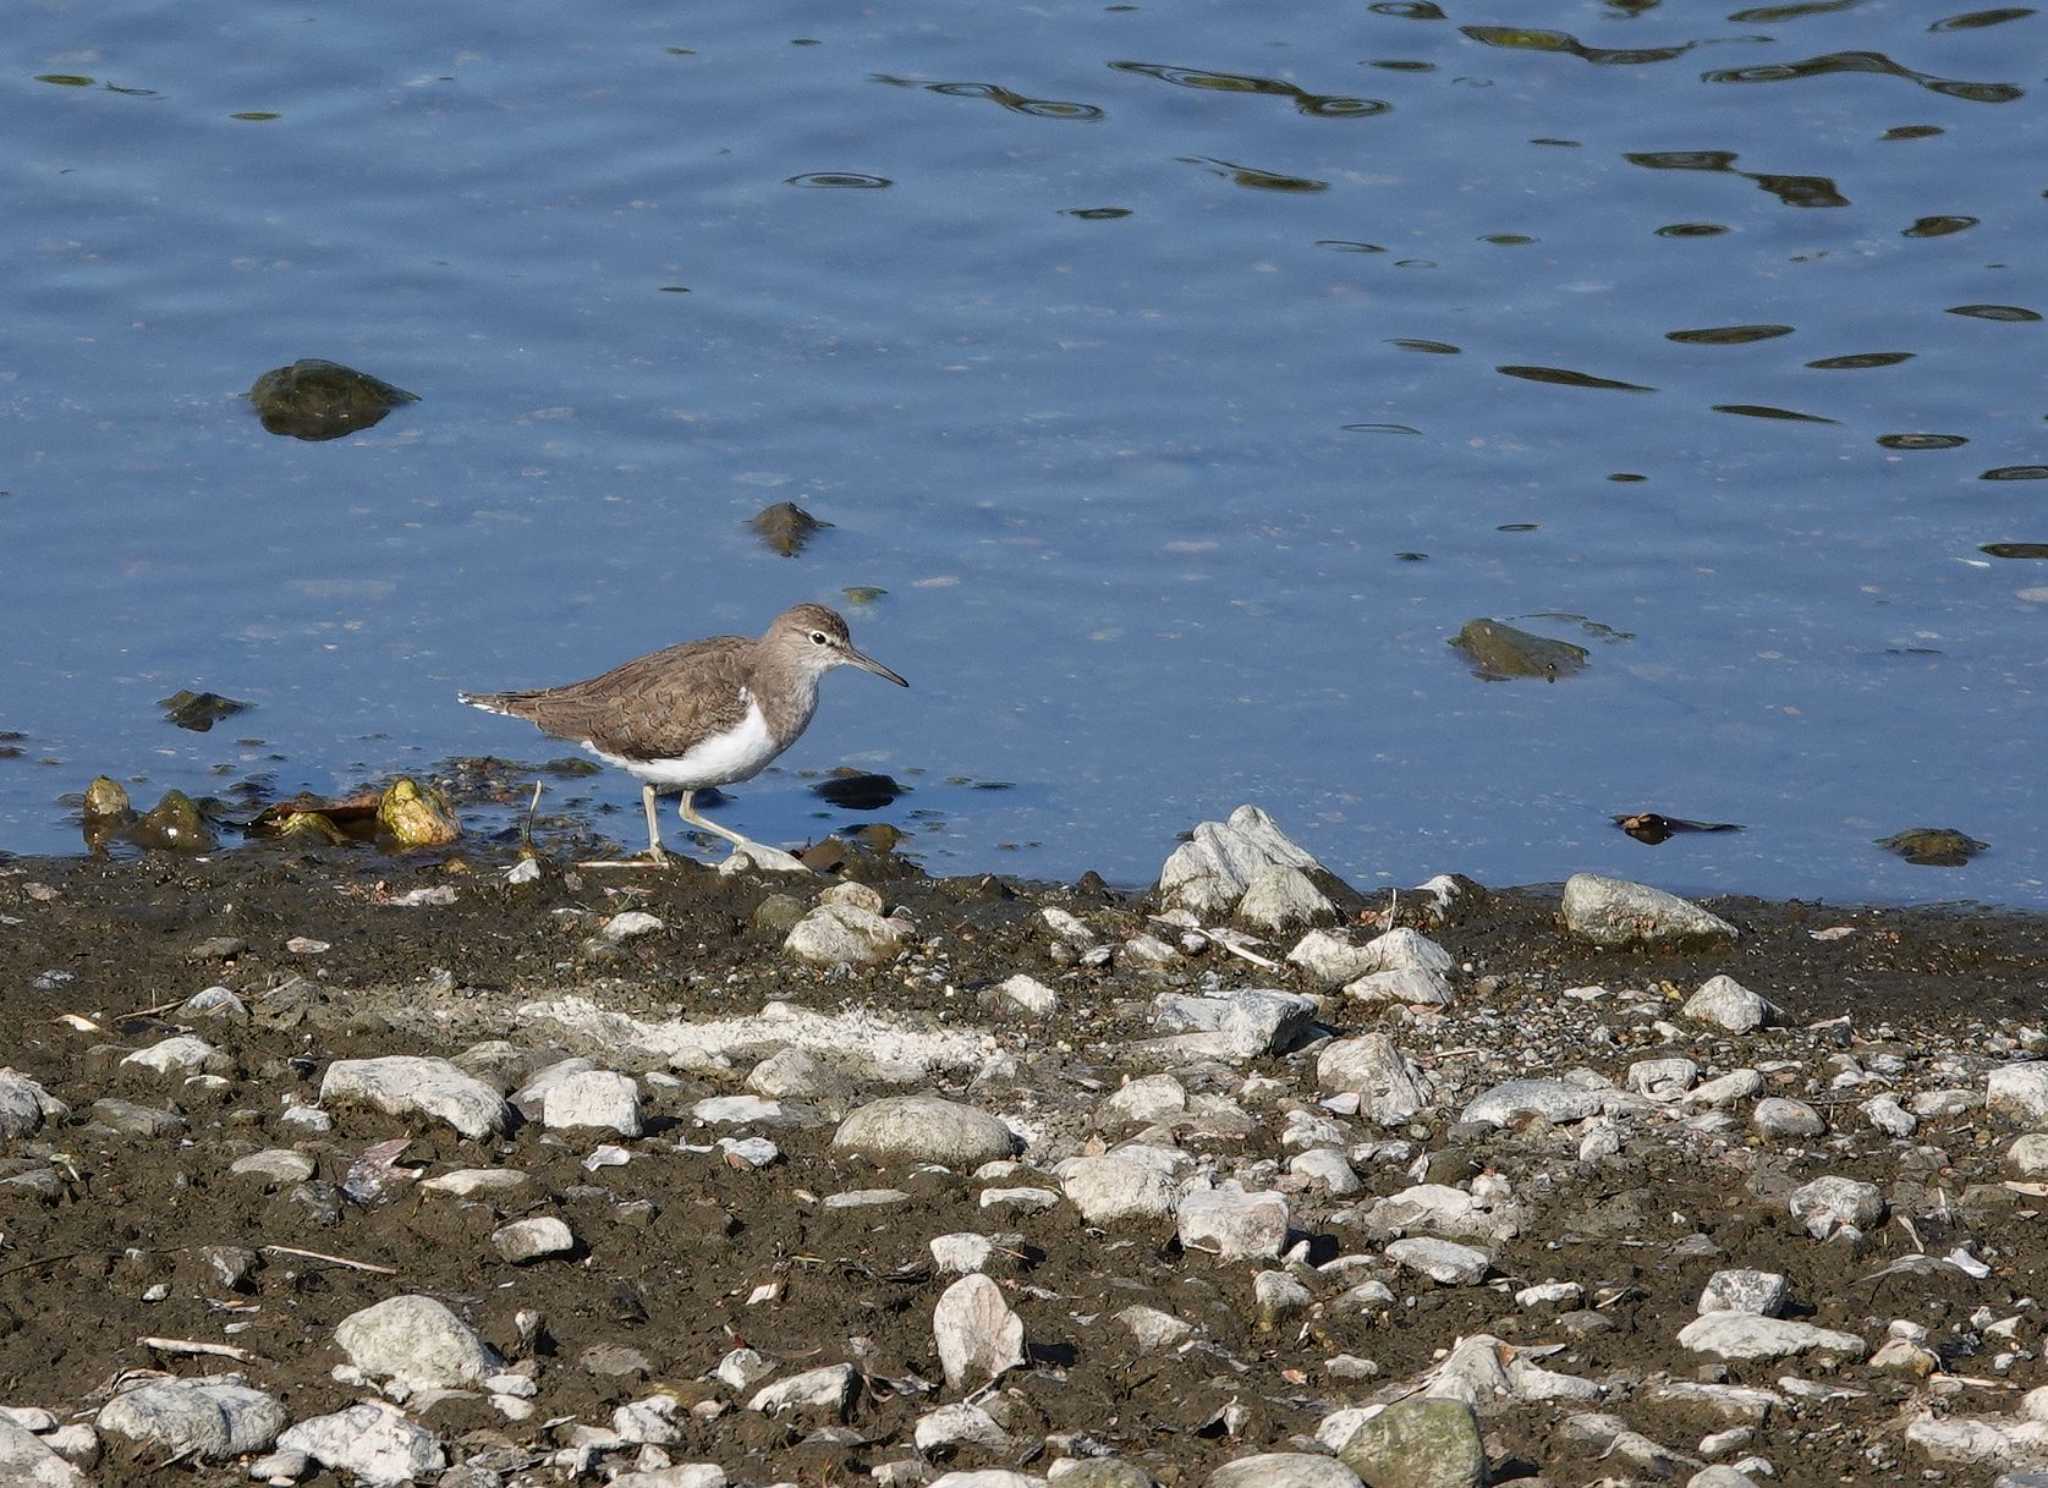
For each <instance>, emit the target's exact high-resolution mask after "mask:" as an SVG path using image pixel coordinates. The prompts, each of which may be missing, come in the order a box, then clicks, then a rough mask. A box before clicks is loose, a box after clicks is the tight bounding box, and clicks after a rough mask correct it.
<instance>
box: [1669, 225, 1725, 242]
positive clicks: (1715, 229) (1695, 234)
mask: <svg viewBox="0 0 2048 1488" xmlns="http://www.w3.org/2000/svg"><path fill="white" fill-rule="evenodd" d="M1727 231H1729V229H1727V228H1725V227H1723V226H1722V225H1721V224H1720V223H1718V222H1671V223H1667V224H1665V225H1664V226H1663V227H1660V228H1658V229H1657V236H1658V237H1660V238H1718V237H1720V236H1721V234H1722V233H1724V232H1727Z"/></svg>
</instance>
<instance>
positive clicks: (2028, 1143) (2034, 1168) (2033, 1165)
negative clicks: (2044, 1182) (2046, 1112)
mask: <svg viewBox="0 0 2048 1488" xmlns="http://www.w3.org/2000/svg"><path fill="white" fill-rule="evenodd" d="M2005 1165H2006V1167H2007V1168H2008V1169H2009V1170H2010V1171H2011V1172H2012V1174H2013V1176H2014V1177H2016V1178H2040V1177H2043V1176H2044V1175H2048V1132H2028V1133H2027V1134H2026V1135H2024V1136H2021V1137H2015V1138H2014V1139H2013V1144H2012V1146H2010V1147H2008V1148H2006V1149H2005Z"/></svg>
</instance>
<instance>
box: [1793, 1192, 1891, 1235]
mask: <svg viewBox="0 0 2048 1488" xmlns="http://www.w3.org/2000/svg"><path fill="white" fill-rule="evenodd" d="M1785 1204H1786V1207H1787V1208H1788V1209H1790V1210H1791V1211H1792V1217H1793V1218H1794V1219H1796V1220H1798V1221H1800V1222H1801V1223H1802V1224H1804V1225H1805V1226H1806V1233H1807V1234H1809V1235H1811V1236H1813V1238H1814V1239H1816V1240H1825V1239H1827V1238H1828V1237H1829V1236H1830V1235H1832V1234H1834V1232H1835V1231H1836V1230H1838V1229H1840V1228H1841V1227H1842V1226H1844V1225H1854V1226H1855V1227H1856V1228H1857V1229H1859V1230H1868V1229H1869V1228H1870V1227H1871V1226H1873V1225H1875V1224H1878V1223H1880V1222H1881V1221H1882V1220H1883V1219H1884V1216H1885V1202H1884V1194H1883V1193H1882V1192H1881V1191H1880V1190H1879V1189H1878V1187H1877V1185H1876V1184H1874V1183H1864V1182H1862V1181H1860V1180H1858V1179H1855V1178H1816V1179H1814V1180H1813V1181H1812V1182H1811V1183H1803V1184H1801V1185H1800V1186H1799V1187H1798V1188H1795V1189H1793V1190H1792V1193H1791V1196H1790V1197H1789V1198H1788V1199H1787V1200H1786V1201H1785Z"/></svg>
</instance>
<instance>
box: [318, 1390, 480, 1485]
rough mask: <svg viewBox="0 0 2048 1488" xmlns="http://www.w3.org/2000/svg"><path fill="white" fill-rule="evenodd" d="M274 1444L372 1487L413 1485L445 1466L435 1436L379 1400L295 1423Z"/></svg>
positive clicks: (439, 1442)
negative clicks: (301, 1453) (276, 1443)
mask: <svg viewBox="0 0 2048 1488" xmlns="http://www.w3.org/2000/svg"><path fill="white" fill-rule="evenodd" d="M278 1445H280V1446H282V1447H284V1448H285V1449H286V1450H287V1451H294V1452H304V1453H305V1454H306V1455H307V1456H308V1457H311V1458H312V1459H313V1460H314V1461H316V1462H318V1463H319V1464H320V1465H321V1466H323V1467H331V1468H333V1469H334V1470H335V1471H336V1472H341V1473H348V1474H350V1475H352V1476H353V1477H355V1478H356V1479H358V1480H360V1481H361V1482H363V1483H365V1484H369V1485H372V1488H383V1485H397V1484H400V1483H411V1482H415V1481H417V1480H419V1479H422V1478H425V1477H427V1476H428V1475H429V1474H431V1473H438V1472H439V1471H441V1469H443V1468H445V1467H446V1466H447V1465H448V1454H447V1452H446V1451H445V1450H444V1449H443V1448H442V1446H441V1438H440V1437H438V1436H436V1435H435V1434H434V1433H433V1432H431V1431H429V1430H427V1429H426V1428H425V1427H424V1426H421V1425H419V1424H417V1423H416V1422H413V1421H410V1420H407V1419H406V1416H405V1413H404V1412H403V1411H400V1410H399V1409H398V1408H397V1407H395V1406H391V1405H386V1404H385V1403H384V1402H383V1401H381V1400H376V1401H372V1400H366V1401H362V1402H360V1403H358V1404H355V1405H352V1406H350V1407H348V1409H346V1410H341V1411H336V1412H335V1413H334V1414H333V1415H328V1416H314V1417H313V1418H312V1419H310V1420H306V1421H301V1422H299V1423H298V1425H296V1426H294V1427H292V1428H291V1430H289V1431H287V1432H285V1434H284V1435H283V1436H281V1437H279V1438H278Z"/></svg>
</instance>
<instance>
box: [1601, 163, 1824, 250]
mask: <svg viewBox="0 0 2048 1488" xmlns="http://www.w3.org/2000/svg"><path fill="white" fill-rule="evenodd" d="M1621 158H1622V159H1624V160H1626V161H1627V162H1628V163H1629V164H1630V165H1640V166H1642V167H1643V168H1644V169H1646V170H1685V171H1719V172H1724V173H1726V174H1728V175H1731V176H1741V177H1743V178H1744V179H1745V180H1749V181H1754V182H1756V184H1757V185H1758V186H1760V187H1762V188H1763V189H1764V190H1765V191H1768V192H1770V193H1771V195H1773V196H1775V197H1776V198H1778V200H1779V201H1781V202H1783V203H1784V204H1785V205H1786V206H1788V207H1846V206H1848V205H1849V198H1848V197H1846V196H1844V195H1842V193H1841V192H1840V191H1839V190H1837V189H1836V187H1835V183H1834V182H1833V181H1832V180H1830V179H1829V178H1828V177H1826V176H1786V175H1777V174H1767V173H1763V172H1756V171H1739V170H1737V169H1735V162H1736V160H1737V158H1738V157H1737V155H1736V154H1735V152H1734V151H1733V150H1637V151H1630V152H1628V153H1626V154H1624V155H1623V156H1622V157H1621ZM1659 231H1668V230H1667V229H1659Z"/></svg>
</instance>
